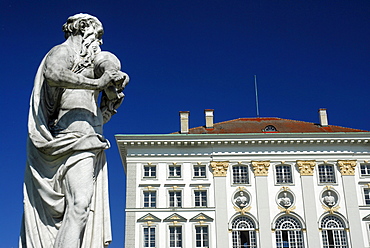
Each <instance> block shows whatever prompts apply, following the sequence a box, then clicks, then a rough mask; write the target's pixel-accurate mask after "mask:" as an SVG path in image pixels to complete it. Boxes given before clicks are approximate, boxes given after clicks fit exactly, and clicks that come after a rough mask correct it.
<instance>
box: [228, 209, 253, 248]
mask: <svg viewBox="0 0 370 248" xmlns="http://www.w3.org/2000/svg"><path fill="white" fill-rule="evenodd" d="M232 242H233V248H256V247H257V243H256V227H255V225H254V221H252V220H251V219H250V218H248V217H246V216H240V217H237V218H235V219H234V220H233V222H232Z"/></svg>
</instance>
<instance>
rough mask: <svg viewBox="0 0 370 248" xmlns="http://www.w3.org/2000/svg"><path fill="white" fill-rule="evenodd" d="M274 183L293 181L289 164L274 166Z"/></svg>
mask: <svg viewBox="0 0 370 248" xmlns="http://www.w3.org/2000/svg"><path fill="white" fill-rule="evenodd" d="M275 169H276V183H278V184H283V183H293V178H292V170H291V166H290V165H278V166H276V168H275Z"/></svg>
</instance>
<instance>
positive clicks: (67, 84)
mask: <svg viewBox="0 0 370 248" xmlns="http://www.w3.org/2000/svg"><path fill="white" fill-rule="evenodd" d="M70 53H71V51H70V50H69V48H67V47H65V46H59V47H56V48H54V49H53V50H52V51H50V53H49V54H48V56H47V58H46V60H45V67H44V76H45V78H46V80H47V82H48V83H49V85H50V86H56V87H62V88H69V89H91V90H102V89H104V88H105V87H107V85H108V84H109V83H110V82H111V81H112V80H115V79H116V77H117V75H116V73H115V72H114V71H106V72H104V74H103V75H102V76H101V77H100V78H99V79H91V78H87V77H84V76H83V75H80V74H76V73H73V72H72V71H71V70H70V68H71V66H72V65H71V62H70V61H69V58H70Z"/></svg>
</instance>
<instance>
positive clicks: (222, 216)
mask: <svg viewBox="0 0 370 248" xmlns="http://www.w3.org/2000/svg"><path fill="white" fill-rule="evenodd" d="M228 167H229V162H228V161H211V168H212V170H213V180H214V189H215V215H216V218H215V221H216V247H218V248H224V247H229V232H228V214H227V201H226V199H227V194H226V192H227V190H226V173H227V169H228Z"/></svg>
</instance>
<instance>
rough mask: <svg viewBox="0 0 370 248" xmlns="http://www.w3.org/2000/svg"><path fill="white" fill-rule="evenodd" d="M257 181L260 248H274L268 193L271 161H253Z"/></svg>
mask: <svg viewBox="0 0 370 248" xmlns="http://www.w3.org/2000/svg"><path fill="white" fill-rule="evenodd" d="M252 167H253V172H254V177H255V180H256V195H257V197H256V198H257V199H256V201H257V215H258V216H257V218H258V222H259V238H260V245H259V247H274V245H273V242H272V235H271V218H270V205H269V191H268V181H267V175H268V168H269V167H270V161H252Z"/></svg>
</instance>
